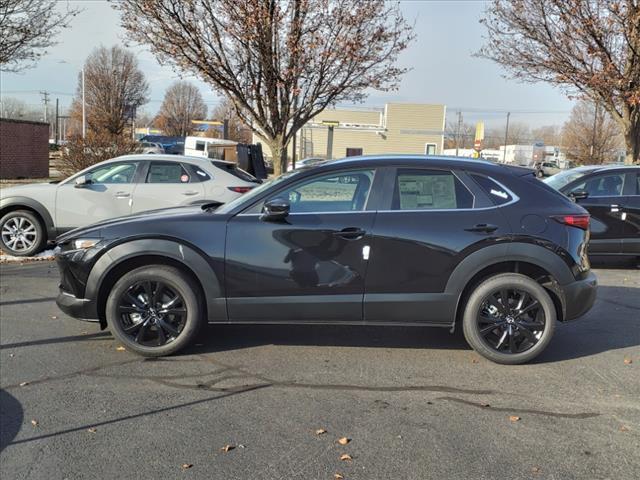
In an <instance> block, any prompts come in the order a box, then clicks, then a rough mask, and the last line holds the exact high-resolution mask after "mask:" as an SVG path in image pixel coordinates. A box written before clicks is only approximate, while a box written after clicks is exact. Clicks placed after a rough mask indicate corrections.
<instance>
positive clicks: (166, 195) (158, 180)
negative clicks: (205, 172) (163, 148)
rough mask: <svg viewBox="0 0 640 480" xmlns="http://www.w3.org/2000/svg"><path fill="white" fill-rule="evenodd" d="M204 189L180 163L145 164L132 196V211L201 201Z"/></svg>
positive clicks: (186, 166)
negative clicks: (145, 168)
mask: <svg viewBox="0 0 640 480" xmlns="http://www.w3.org/2000/svg"><path fill="white" fill-rule="evenodd" d="M204 200H205V198H204V187H203V186H202V182H201V181H200V178H199V177H198V175H197V174H196V173H195V172H194V171H193V170H192V169H191V168H189V165H187V164H182V163H181V162H165V161H158V162H153V161H152V162H148V166H147V170H146V173H145V174H144V175H143V178H142V180H141V182H140V183H139V184H138V185H137V186H136V189H135V192H134V194H133V206H132V212H133V213H137V212H144V211H147V210H155V209H158V208H170V207H177V206H181V205H191V204H197V203H200V202H203V201H204Z"/></svg>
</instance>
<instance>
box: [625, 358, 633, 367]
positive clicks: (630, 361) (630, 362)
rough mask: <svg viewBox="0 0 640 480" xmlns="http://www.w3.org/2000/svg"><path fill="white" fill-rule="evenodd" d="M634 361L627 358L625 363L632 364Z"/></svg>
mask: <svg viewBox="0 0 640 480" xmlns="http://www.w3.org/2000/svg"><path fill="white" fill-rule="evenodd" d="M632 363H633V360H631V359H630V358H625V359H624V364H625V365H631V364H632Z"/></svg>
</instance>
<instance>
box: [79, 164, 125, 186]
mask: <svg viewBox="0 0 640 480" xmlns="http://www.w3.org/2000/svg"><path fill="white" fill-rule="evenodd" d="M136 167H137V163H134V162H132V163H112V164H110V165H104V166H102V167H98V168H96V169H94V170H91V171H90V172H89V173H87V174H86V177H87V178H88V179H90V180H91V183H93V184H110V183H133V176H134V174H135V173H136Z"/></svg>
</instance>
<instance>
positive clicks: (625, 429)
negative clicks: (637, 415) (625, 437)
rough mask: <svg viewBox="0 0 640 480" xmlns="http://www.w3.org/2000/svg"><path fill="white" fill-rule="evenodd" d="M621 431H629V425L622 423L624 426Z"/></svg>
mask: <svg viewBox="0 0 640 480" xmlns="http://www.w3.org/2000/svg"><path fill="white" fill-rule="evenodd" d="M620 431H621V432H628V431H629V427H627V426H626V425H622V426H621V427H620Z"/></svg>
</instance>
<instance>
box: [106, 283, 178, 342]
mask: <svg viewBox="0 0 640 480" xmlns="http://www.w3.org/2000/svg"><path fill="white" fill-rule="evenodd" d="M118 312H119V314H120V315H119V320H120V325H121V327H122V331H123V332H124V333H125V334H126V335H128V336H129V337H130V339H131V340H133V341H134V342H135V343H137V344H139V345H142V346H145V347H160V346H163V345H166V344H168V343H171V342H173V341H175V339H176V338H177V337H178V335H180V332H181V331H182V329H183V328H184V326H185V324H186V319H187V313H188V312H187V307H186V304H185V301H184V299H183V298H182V296H181V295H180V294H179V293H178V292H177V291H176V290H175V289H172V288H171V286H169V285H167V284H166V283H164V282H162V281H151V280H147V281H143V282H136V283H134V284H133V285H131V286H130V287H129V288H128V289H127V290H125V292H124V293H123V294H122V295H121V296H120V303H119V305H118Z"/></svg>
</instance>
